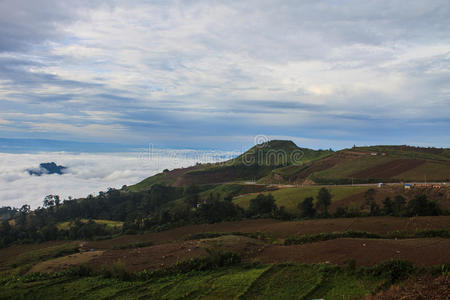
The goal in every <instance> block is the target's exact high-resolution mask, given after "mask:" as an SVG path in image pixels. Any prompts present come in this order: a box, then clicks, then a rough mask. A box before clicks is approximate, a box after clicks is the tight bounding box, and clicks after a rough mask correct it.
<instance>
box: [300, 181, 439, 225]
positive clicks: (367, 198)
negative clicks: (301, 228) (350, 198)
mask: <svg viewBox="0 0 450 300" xmlns="http://www.w3.org/2000/svg"><path fill="white" fill-rule="evenodd" d="M375 195H376V190H375V189H369V190H367V191H366V192H365V194H364V204H363V205H362V206H361V207H360V208H359V209H358V208H357V207H355V206H350V207H349V206H340V207H338V208H337V209H336V212H335V213H334V214H333V215H332V216H334V217H358V216H397V217H410V216H437V215H441V214H442V213H443V212H442V210H441V209H440V207H439V205H438V204H437V203H436V202H434V201H431V200H429V199H428V198H427V196H426V195H417V196H416V197H414V198H413V199H411V200H410V201H409V202H407V201H406V199H405V198H404V197H403V196H402V195H397V196H395V197H394V198H393V199H391V198H390V197H386V198H385V199H384V200H383V201H382V205H381V206H380V205H379V204H378V203H377V201H376V200H375ZM316 198H317V201H316V203H315V204H314V198H313V197H307V198H305V199H304V200H303V201H302V202H301V203H300V204H299V205H298V209H299V211H300V217H302V218H314V217H327V216H331V215H330V214H329V213H328V206H329V205H330V204H331V199H332V195H331V194H330V192H329V191H328V190H327V189H326V188H321V189H320V190H319V193H318V195H317V197H316Z"/></svg>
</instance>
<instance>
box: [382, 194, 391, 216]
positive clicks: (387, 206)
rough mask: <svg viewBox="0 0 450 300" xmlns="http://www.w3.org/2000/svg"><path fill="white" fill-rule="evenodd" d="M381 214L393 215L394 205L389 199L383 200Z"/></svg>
mask: <svg viewBox="0 0 450 300" xmlns="http://www.w3.org/2000/svg"><path fill="white" fill-rule="evenodd" d="M383 213H384V214H385V215H392V214H393V213H394V203H393V202H392V200H391V198H389V197H386V198H385V199H384V200H383Z"/></svg>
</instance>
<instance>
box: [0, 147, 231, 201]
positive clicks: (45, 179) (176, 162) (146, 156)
mask: <svg viewBox="0 0 450 300" xmlns="http://www.w3.org/2000/svg"><path fill="white" fill-rule="evenodd" d="M238 154H239V153H237V152H217V151H197V150H164V149H157V150H155V149H148V150H145V151H138V152H125V153H68V152H40V153H31V154H29V153H28V154H27V153H19V154H18V153H14V154H12V153H0V207H1V206H11V207H20V206H22V205H23V204H29V205H31V207H32V208H36V207H38V206H40V205H42V201H43V199H44V197H45V196H46V195H50V194H52V195H60V197H61V198H62V199H67V198H68V197H69V196H72V197H74V198H77V197H86V196H87V195H89V194H93V195H97V194H98V192H99V191H106V190H107V189H108V188H110V187H111V188H121V187H122V186H123V185H131V184H135V183H137V182H139V181H141V180H142V179H145V178H147V177H149V176H151V175H154V174H157V173H159V172H161V171H162V170H164V169H169V170H171V169H174V168H180V167H187V166H192V165H195V164H196V163H207V162H219V161H223V160H226V159H229V158H232V157H234V156H236V155H238ZM45 162H55V163H56V164H58V165H62V166H65V167H67V169H66V170H65V171H66V172H65V173H64V174H63V175H57V174H52V175H42V176H36V175H30V174H29V173H28V171H27V170H28V169H33V168H37V167H39V164H40V163H45Z"/></svg>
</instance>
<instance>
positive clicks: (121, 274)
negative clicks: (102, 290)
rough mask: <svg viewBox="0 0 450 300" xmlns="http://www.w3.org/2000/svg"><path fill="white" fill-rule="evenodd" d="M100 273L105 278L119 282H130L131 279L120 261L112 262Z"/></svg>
mask: <svg viewBox="0 0 450 300" xmlns="http://www.w3.org/2000/svg"><path fill="white" fill-rule="evenodd" d="M100 273H101V275H103V277H105V278H116V279H120V280H130V279H131V278H132V276H131V274H130V273H128V272H127V270H126V268H125V264H124V263H123V262H122V261H121V260H118V261H116V262H114V263H113V264H112V265H111V266H110V267H108V268H103V269H102V270H101V272H100Z"/></svg>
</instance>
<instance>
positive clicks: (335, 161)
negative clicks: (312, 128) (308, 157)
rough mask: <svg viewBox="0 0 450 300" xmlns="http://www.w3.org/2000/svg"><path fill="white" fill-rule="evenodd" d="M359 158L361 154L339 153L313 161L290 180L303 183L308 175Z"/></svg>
mask: <svg viewBox="0 0 450 300" xmlns="http://www.w3.org/2000/svg"><path fill="white" fill-rule="evenodd" d="M360 156H361V154H354V153H353V152H348V151H339V152H336V153H335V154H333V155H331V156H328V157H326V158H323V159H320V160H318V161H314V162H312V163H310V164H307V165H306V166H305V167H304V168H302V169H301V170H300V171H299V172H298V173H296V174H295V175H294V176H293V178H291V179H293V180H294V181H296V182H303V181H304V180H305V179H306V178H307V177H308V176H309V175H311V174H312V173H314V172H319V171H323V170H326V169H329V168H332V167H334V166H336V165H339V164H342V163H345V162H347V161H350V160H353V159H356V158H358V157H360ZM304 183H305V182H304Z"/></svg>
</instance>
